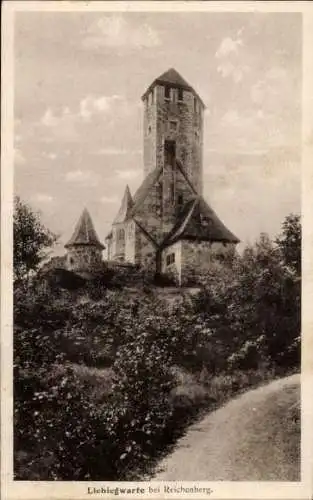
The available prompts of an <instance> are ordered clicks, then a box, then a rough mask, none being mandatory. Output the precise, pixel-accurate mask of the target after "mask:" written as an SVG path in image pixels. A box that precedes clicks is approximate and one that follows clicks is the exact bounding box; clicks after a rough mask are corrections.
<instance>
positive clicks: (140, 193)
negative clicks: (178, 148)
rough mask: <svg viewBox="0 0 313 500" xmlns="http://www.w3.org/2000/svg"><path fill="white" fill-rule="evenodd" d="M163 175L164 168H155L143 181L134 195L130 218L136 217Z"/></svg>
mask: <svg viewBox="0 0 313 500" xmlns="http://www.w3.org/2000/svg"><path fill="white" fill-rule="evenodd" d="M161 173H162V167H159V168H155V169H154V170H152V172H150V173H149V174H148V175H147V177H146V178H145V179H144V180H143V182H142V184H141V186H139V188H138V189H137V191H136V193H135V195H134V198H133V206H132V209H131V210H130V211H129V215H128V218H131V217H134V215H136V213H137V211H138V209H139V207H140V206H141V205H142V203H143V202H144V200H145V199H146V196H147V195H148V193H149V191H150V189H151V188H152V187H153V185H154V183H155V182H156V181H157V180H158V178H159V176H160V175H161Z"/></svg>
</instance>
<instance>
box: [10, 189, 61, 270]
mask: <svg viewBox="0 0 313 500" xmlns="http://www.w3.org/2000/svg"><path fill="white" fill-rule="evenodd" d="M55 241H56V235H55V234H53V233H52V232H51V231H49V229H47V228H46V227H45V226H44V225H43V224H42V223H41V221H40V218H39V215H38V214H36V213H35V212H34V211H33V210H32V209H31V207H30V206H28V205H27V204H26V203H24V202H23V201H22V200H21V199H20V198H19V197H18V196H16V197H15V198H14V215H13V260H14V278H15V279H21V278H24V277H25V276H27V275H28V274H29V272H30V271H36V270H37V269H38V266H39V264H40V262H42V260H43V258H44V257H45V255H46V251H47V249H49V248H50V247H51V246H52V245H53V243H55Z"/></svg>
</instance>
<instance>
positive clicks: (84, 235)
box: [64, 208, 105, 274]
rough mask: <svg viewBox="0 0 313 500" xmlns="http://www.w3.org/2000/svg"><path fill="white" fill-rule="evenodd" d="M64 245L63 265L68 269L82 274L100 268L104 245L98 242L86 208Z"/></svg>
mask: <svg viewBox="0 0 313 500" xmlns="http://www.w3.org/2000/svg"><path fill="white" fill-rule="evenodd" d="M64 246H65V248H66V249H67V254H66V258H65V259H66V260H65V267H66V268H67V269H68V270H69V271H74V272H77V273H80V274H84V273H90V272H91V273H92V272H94V271H95V270H97V269H101V267H102V264H103V260H102V251H103V250H104V248H105V247H104V245H102V243H100V240H99V238H98V236H97V233H96V231H95V228H94V225H93V222H92V220H91V217H90V214H89V212H88V210H87V209H86V208H85V209H84V210H83V213H82V214H81V216H80V218H79V221H78V223H77V225H76V227H75V230H74V233H73V235H72V237H71V239H70V240H69V242H68V243H66V245H64Z"/></svg>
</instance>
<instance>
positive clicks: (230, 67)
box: [215, 30, 249, 83]
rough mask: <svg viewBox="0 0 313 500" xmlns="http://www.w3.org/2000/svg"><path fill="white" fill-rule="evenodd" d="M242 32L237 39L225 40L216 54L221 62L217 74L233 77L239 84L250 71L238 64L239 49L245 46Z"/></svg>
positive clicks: (240, 31) (238, 33)
mask: <svg viewBox="0 0 313 500" xmlns="http://www.w3.org/2000/svg"><path fill="white" fill-rule="evenodd" d="M242 31H243V30H239V31H238V32H237V38H236V39H232V38H230V37H227V38H224V39H223V40H222V41H221V43H220V45H219V47H218V49H217V51H216V53H215V57H216V59H218V61H219V64H218V66H217V72H218V73H220V74H221V75H222V77H223V78H226V77H231V78H232V79H233V80H234V82H235V83H239V82H240V81H241V80H242V79H243V77H244V75H245V73H247V72H248V71H249V67H248V66H246V65H244V64H240V63H239V62H238V56H239V47H241V46H242V45H243V40H242V38H241V34H242Z"/></svg>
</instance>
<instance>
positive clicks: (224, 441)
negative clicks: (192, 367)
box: [153, 375, 300, 481]
mask: <svg viewBox="0 0 313 500" xmlns="http://www.w3.org/2000/svg"><path fill="white" fill-rule="evenodd" d="M299 409H300V376H299V375H293V376H291V377H287V378H284V379H280V380H277V381H274V382H271V383H270V384H268V385H266V386H263V387H260V388H258V389H255V390H252V391H248V392H246V393H245V394H243V395H242V396H239V397H238V398H236V399H233V400H232V401H230V402H229V403H228V404H226V405H225V406H224V407H222V408H220V409H219V410H217V411H215V412H213V413H211V414H210V415H208V416H207V417H206V418H205V419H203V420H202V421H201V422H200V423H197V424H196V425H194V426H192V427H190V430H189V431H188V432H187V434H186V436H185V437H184V438H182V439H181V440H180V441H179V442H178V445H177V449H176V451H175V452H174V453H172V455H170V456H168V457H167V458H166V459H164V460H163V461H162V462H161V463H160V466H159V468H158V470H160V472H159V473H158V474H157V475H156V476H155V477H154V478H153V479H154V480H158V481H165V480H172V481H178V480H181V481H191V480H194V481H262V480H263V481H299V480H300V477H299V475H300V415H299V413H300V411H299ZM162 471H163V472H162Z"/></svg>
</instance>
